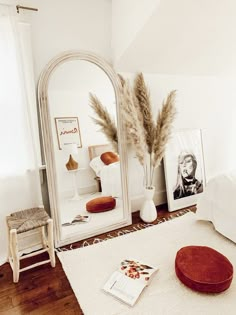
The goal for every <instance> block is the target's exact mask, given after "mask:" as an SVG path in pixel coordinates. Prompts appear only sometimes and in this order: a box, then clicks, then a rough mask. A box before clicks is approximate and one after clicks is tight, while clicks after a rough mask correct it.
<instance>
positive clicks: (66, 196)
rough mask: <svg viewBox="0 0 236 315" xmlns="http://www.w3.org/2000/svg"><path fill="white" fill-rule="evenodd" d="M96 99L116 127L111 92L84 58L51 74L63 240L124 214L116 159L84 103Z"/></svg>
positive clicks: (106, 81)
mask: <svg viewBox="0 0 236 315" xmlns="http://www.w3.org/2000/svg"><path fill="white" fill-rule="evenodd" d="M89 93H92V94H94V95H96V96H97V97H98V99H99V100H100V101H101V103H102V104H103V105H104V106H105V107H106V109H107V111H108V112H109V114H110V116H111V117H112V118H113V119H114V121H115V124H116V125H117V112H116V94H115V90H114V87H113V85H112V82H111V81H110V79H109V77H108V75H107V74H106V73H105V72H104V71H103V69H101V68H100V67H99V66H97V65H96V64H94V63H92V62H89V61H86V60H69V61H68V60H67V61H66V62H64V63H61V64H60V65H59V66H58V67H57V68H56V69H55V71H54V72H53V74H52V76H51V78H50V81H49V86H48V104H49V114H50V117H51V127H52V138H53V143H52V146H53V148H52V150H53V152H54V157H55V178H54V181H55V185H56V193H57V199H58V203H57V207H58V209H57V211H58V214H59V220H58V221H59V222H60V228H61V233H62V238H67V237H69V236H70V235H72V234H77V233H88V234H89V233H92V231H93V230H95V229H96V230H99V229H100V228H101V230H102V228H103V227H105V226H108V225H111V224H114V223H116V222H120V221H121V220H122V219H123V218H124V212H123V201H122V186H121V168H120V165H121V162H122V161H121V158H120V156H119V154H118V153H117V152H115V150H114V148H113V146H112V144H111V143H109V141H108V139H107V138H106V136H105V134H104V133H103V132H102V131H101V130H100V127H99V126H98V125H97V124H96V123H95V122H94V119H93V118H97V117H96V114H95V112H94V110H93V109H92V108H91V106H90V105H89V103H90V101H89Z"/></svg>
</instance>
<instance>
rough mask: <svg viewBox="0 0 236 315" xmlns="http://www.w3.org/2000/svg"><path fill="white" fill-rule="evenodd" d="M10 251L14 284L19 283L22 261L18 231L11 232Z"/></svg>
mask: <svg viewBox="0 0 236 315" xmlns="http://www.w3.org/2000/svg"><path fill="white" fill-rule="evenodd" d="M10 251H11V254H12V269H13V282H15V283H16V282H18V281H19V275H20V260H19V254H18V242H17V233H16V229H12V230H10Z"/></svg>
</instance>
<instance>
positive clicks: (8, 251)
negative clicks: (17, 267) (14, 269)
mask: <svg viewBox="0 0 236 315" xmlns="http://www.w3.org/2000/svg"><path fill="white" fill-rule="evenodd" d="M10 257H11V249H10V229H9V227H8V225H7V261H8V262H10Z"/></svg>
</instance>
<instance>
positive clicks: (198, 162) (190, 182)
mask: <svg viewBox="0 0 236 315" xmlns="http://www.w3.org/2000/svg"><path fill="white" fill-rule="evenodd" d="M164 169H165V179H166V192H167V200H168V210H169V211H175V210H178V209H181V208H185V207H188V206H191V205H195V204H196V203H197V199H198V197H199V195H200V194H201V193H202V192H203V191H204V189H205V171H204V159H203V149H202V134H201V130H200V129H186V130H181V131H178V132H175V133H174V134H173V137H172V138H171V139H170V141H169V143H168V145H167V148H166V152H165V156H164Z"/></svg>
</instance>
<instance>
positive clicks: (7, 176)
mask: <svg viewBox="0 0 236 315" xmlns="http://www.w3.org/2000/svg"><path fill="white" fill-rule="evenodd" d="M0 117H1V119H0V146H1V151H0V152H1V153H0V231H1V233H0V264H2V263H4V262H5V261H6V257H7V230H6V224H5V217H6V215H9V214H10V213H11V212H14V211H17V210H20V209H25V208H29V207H34V206H38V205H41V204H42V197H41V189H40V178H39V170H38V169H39V165H40V158H39V157H40V151H39V139H38V128H37V109H36V100H35V84H34V77H33V67H32V52H31V44H30V26H29V25H28V24H26V23H23V24H22V23H19V22H18V21H17V20H16V13H15V7H14V8H11V7H10V6H6V5H0Z"/></svg>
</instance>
